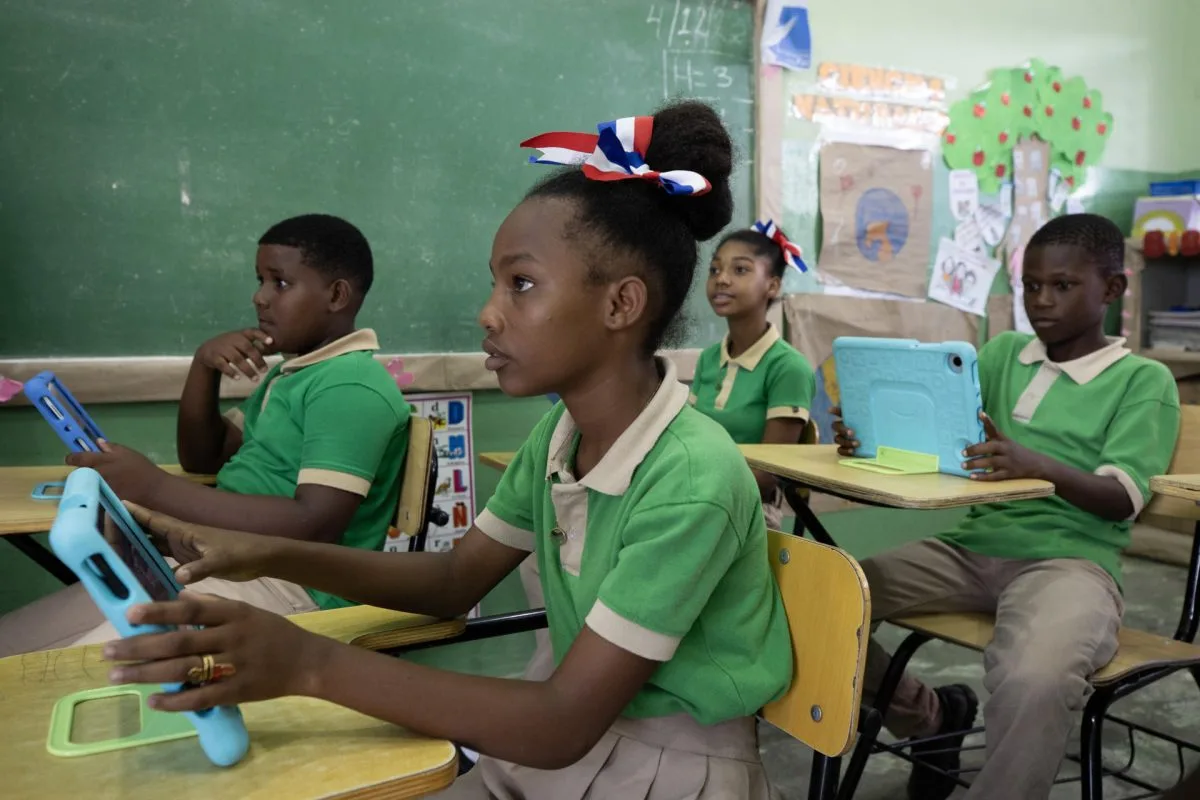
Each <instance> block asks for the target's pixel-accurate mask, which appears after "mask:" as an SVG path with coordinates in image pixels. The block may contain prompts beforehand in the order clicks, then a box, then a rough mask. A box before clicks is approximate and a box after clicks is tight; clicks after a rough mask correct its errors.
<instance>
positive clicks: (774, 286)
mask: <svg viewBox="0 0 1200 800" xmlns="http://www.w3.org/2000/svg"><path fill="white" fill-rule="evenodd" d="M781 294H783V278H777V277H775V276H774V275H772V276H771V280H769V281H767V300H768V301H769V302H774V301H776V300H778V299H779V296H780V295H781Z"/></svg>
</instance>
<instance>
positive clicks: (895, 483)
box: [479, 444, 1200, 509]
mask: <svg viewBox="0 0 1200 800" xmlns="http://www.w3.org/2000/svg"><path fill="white" fill-rule="evenodd" d="M739 449H740V450H741V451H742V454H743V455H744V456H746V460H747V461H748V462H750V466H752V467H754V468H755V469H761V470H763V471H764V472H770V473H772V474H774V475H779V476H781V477H784V478H788V479H790V480H793V481H796V482H797V483H801V484H803V485H805V486H808V487H811V488H813V489H816V490H817V491H825V492H829V493H830V494H836V495H839V496H841V497H845V498H848V499H850V500H858V501H860V502H865V503H876V504H878V505H885V506H891V507H893V508H925V509H928V508H955V507H959V506H969V505H974V504H975V503H996V502H1001V501H1007V500H1030V499H1032V498H1035V497H1049V496H1050V495H1052V494H1054V486H1053V484H1050V483H1048V482H1047V481H1036V480H1021V481H1000V482H997V483H977V482H975V481H972V480H968V479H966V478H959V477H956V476H954V475H880V474H878V473H875V472H866V471H865V470H861V469H853V468H850V467H844V466H842V465H840V464H838V463H837V462H838V459H839V458H840V457H839V456H838V454H837V447H836V446H835V445H807V444H800V445H788V444H744V445H741V446H740V447H739ZM514 455H516V454H515V453H480V455H479V461H480V463H482V464H484V465H485V466H489V467H493V468H495V469H498V470H504V469H505V467H507V466H508V465H509V464H510V463H511V462H512V460H513V456H514ZM1173 477H1174V478H1175V479H1178V478H1181V477H1186V476H1173ZM1193 477H1194V478H1196V480H1197V484H1196V485H1197V488H1196V490H1195V491H1196V498H1197V499H1200V476H1193ZM1155 480H1158V479H1157V478H1156V479H1155ZM1156 491H1157V490H1156Z"/></svg>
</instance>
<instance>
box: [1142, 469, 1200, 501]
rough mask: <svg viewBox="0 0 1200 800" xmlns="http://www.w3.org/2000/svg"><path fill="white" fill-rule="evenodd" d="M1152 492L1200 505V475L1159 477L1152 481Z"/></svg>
mask: <svg viewBox="0 0 1200 800" xmlns="http://www.w3.org/2000/svg"><path fill="white" fill-rule="evenodd" d="M1150 491H1152V492H1154V493H1155V494H1161V495H1164V496H1166V497H1178V498H1179V499H1181V500H1190V501H1192V502H1194V503H1200V475H1158V476H1156V477H1154V478H1151V479H1150Z"/></svg>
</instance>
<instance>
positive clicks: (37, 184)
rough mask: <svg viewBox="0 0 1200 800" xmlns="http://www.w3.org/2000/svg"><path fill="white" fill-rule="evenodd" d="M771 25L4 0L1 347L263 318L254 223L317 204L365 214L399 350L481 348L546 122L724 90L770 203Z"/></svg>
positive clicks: (577, 123)
mask: <svg viewBox="0 0 1200 800" xmlns="http://www.w3.org/2000/svg"><path fill="white" fill-rule="evenodd" d="M752 29H753V24H752V14H751V4H750V3H748V2H744V1H739V0H693V1H690V2H685V1H684V0H654V1H653V2H652V1H651V0H605V1H604V2H595V0H557V1H556V2H547V1H546V0H440V1H439V2H434V1H433V0H355V1H354V2H342V3H334V2H329V1H328V0H289V1H288V2H280V1H278V0H276V1H275V2H270V1H268V0H253V1H251V0H203V1H200V2H190V3H166V2H161V0H54V1H53V2H47V0H0V278H2V280H3V287H4V292H5V298H4V300H5V304H4V310H3V313H0V356H32V357H44V356H60V355H62V356H65V355H94V356H130V355H145V354H183V353H189V352H191V351H192V350H193V349H194V348H195V347H196V346H197V345H198V344H199V343H200V342H201V341H202V340H204V339H205V338H207V337H209V336H211V335H213V334H215V333H217V332H220V331H222V330H225V329H229V328H233V327H238V326H242V325H246V324H251V323H252V322H253V319H254V317H253V310H252V308H251V304H250V296H251V293H252V292H253V290H254V274H253V257H254V243H255V241H256V240H257V238H258V236H259V235H261V233H262V232H263V231H264V230H265V229H266V228H267V227H268V226H269V225H271V224H272V223H273V222H275V221H277V220H279V219H282V218H284V217H287V216H291V215H293V214H298V213H305V212H310V211H323V212H327V213H332V214H338V215H341V216H345V217H346V218H348V219H350V220H351V221H353V222H354V223H355V224H357V225H358V226H360V227H361V228H362V229H363V231H364V232H365V233H366V234H367V237H368V238H369V239H370V241H371V243H372V246H373V248H374V251H375V254H376V284H375V288H374V289H372V291H371V295H370V297H369V298H368V302H367V306H366V308H365V310H364V313H363V316H362V322H363V324H365V325H370V326H373V327H375V328H376V330H377V331H378V332H379V333H380V337H381V339H382V340H383V344H384V348H385V349H386V350H388V351H392V352H408V353H414V352H470V351H474V350H476V349H477V348H478V342H479V339H480V335H479V331H478V329H477V326H476V322H475V319H476V314H477V312H478V309H479V307H480V306H481V304H482V302H483V301H484V299H485V298H486V296H487V293H488V291H489V285H490V277H489V275H488V270H487V260H488V255H489V252H490V248H491V239H492V235H493V233H494V232H495V230H496V227H497V226H498V225H499V223H500V221H501V220H502V219H503V218H504V216H505V215H506V214H507V213H508V211H509V210H511V208H512V207H513V205H514V204H515V202H516V201H517V199H519V197H520V196H521V194H522V192H523V191H525V190H526V189H527V188H528V187H529V186H530V185H531V184H532V182H533V181H535V180H536V179H537V178H539V177H541V176H542V175H543V174H544V171H543V170H545V169H547V168H541V167H534V166H527V165H526V164H525V159H526V157H527V155H528V153H527V152H526V151H522V150H520V149H519V148H518V143H519V142H520V141H521V140H522V139H524V138H525V137H527V136H529V135H531V134H535V133H540V132H542V131H544V130H591V129H594V125H595V124H596V123H597V122H600V121H602V120H605V119H611V118H613V117H616V116H628V115H634V114H639V113H648V112H650V111H652V110H653V109H654V108H655V107H656V106H657V105H659V104H661V103H662V102H663V101H664V99H665V98H668V97H676V96H691V97H700V98H705V99H708V100H709V101H710V102H712V103H713V105H714V106H716V107H717V108H719V109H720V110H721V111H722V113H723V114H724V116H725V119H726V121H727V123H728V125H729V128H730V130H731V132H732V133H733V135H734V138H735V141H736V142H737V144H738V147H739V150H740V151H741V155H742V164H741V166H740V167H739V171H738V173H737V176H736V186H735V197H736V199H737V201H738V217H737V219H736V220H735V221H736V223H738V224H741V225H746V224H748V223H749V222H750V221H751V216H752V214H753V209H752V203H751V193H750V179H749V175H750V167H749V160H750V154H751V152H752V150H751V143H752V140H753V139H752V131H751V128H752V122H751V120H752V108H753V105H752V102H751V97H752V91H753V89H752V81H753V79H752V72H751V39H752ZM690 307H691V309H692V311H693V318H694V319H696V321H697V324H696V325H695V327H694V331H693V334H692V341H693V343H701V342H708V341H712V340H715V339H716V338H717V337H718V336H719V335H720V331H721V329H720V327H719V326H718V324H717V322H718V321H717V320H716V319H715V318H714V317H712V315H711V313H710V312H708V309H707V305H706V304H705V302H704V298H703V296H702V294H701V293H699V292H696V293H694V295H693V298H692V303H691V306H690Z"/></svg>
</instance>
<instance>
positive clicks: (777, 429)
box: [753, 350, 816, 500]
mask: <svg viewBox="0 0 1200 800" xmlns="http://www.w3.org/2000/svg"><path fill="white" fill-rule="evenodd" d="M788 354H789V356H792V357H791V358H789V359H787V360H781V361H780V362H779V363H777V364H775V365H774V368H773V369H772V370H771V374H770V375H768V376H767V387H766V388H767V424H766V427H765V428H764V429H763V438H762V443H763V444H799V443H800V439H801V437H802V436H803V435H804V426H805V425H806V424H807V423H808V415H809V409H810V408H812V399H813V394H814V393H815V392H816V377H815V376H814V375H813V371H812V367H810V366H809V364H808V360H807V359H805V358H804V356H802V355H800V354H799V353H796V352H793V351H791V350H789V351H788ZM753 472H754V480H755V481H756V482H757V483H758V491H759V493H761V494H762V497H763V499H764V500H770V499H771V498H772V497H773V496H774V494H775V489H776V487H778V485H779V480H778V479H777V478H776V477H775V476H774V475H772V474H771V473H769V472H764V471H762V470H757V469H756V470H753Z"/></svg>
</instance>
